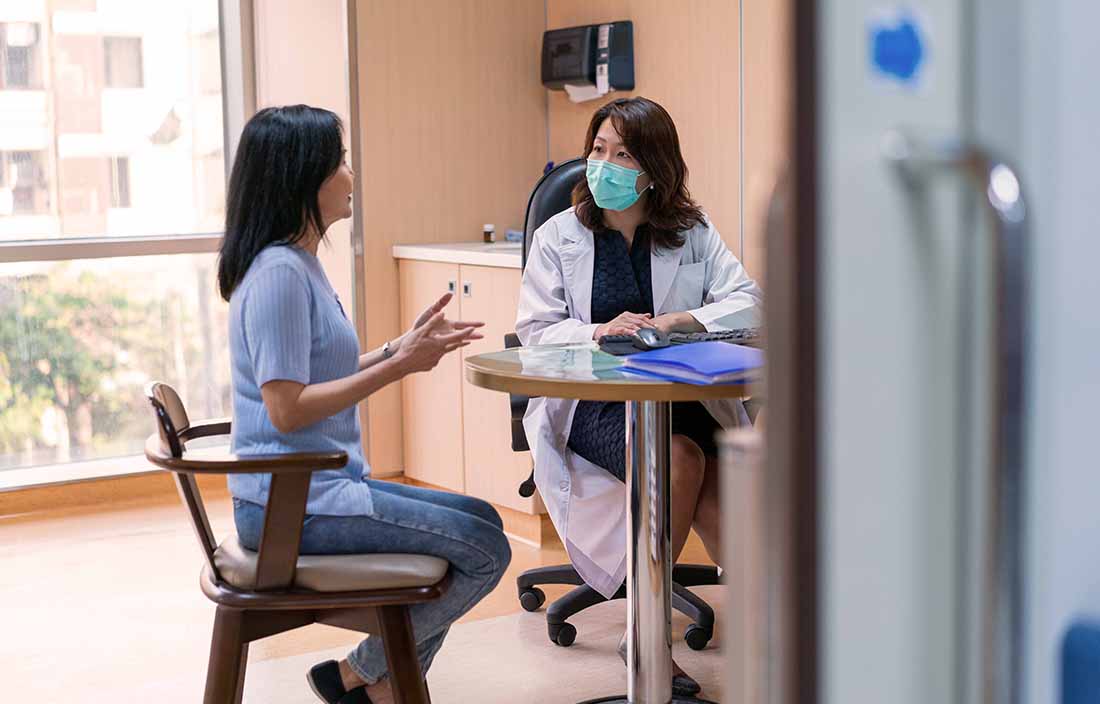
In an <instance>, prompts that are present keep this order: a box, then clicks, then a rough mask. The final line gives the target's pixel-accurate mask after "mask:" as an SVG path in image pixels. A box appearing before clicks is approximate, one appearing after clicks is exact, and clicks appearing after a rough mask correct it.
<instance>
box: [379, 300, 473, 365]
mask: <svg viewBox="0 0 1100 704" xmlns="http://www.w3.org/2000/svg"><path fill="white" fill-rule="evenodd" d="M453 297H454V294H452V293H445V294H443V295H442V296H440V297H439V300H437V301H436V302H435V303H433V304H432V305H430V306H428V307H427V308H426V309H424V312H423V313H421V314H420V315H419V316H417V318H416V321H415V322H414V323H413V326H412V328H411V329H410V330H409V331H408V332H406V333H405V334H404V335H402V336H401V337H399V338H398V339H397V340H396V341H395V346H396V347H397V351H396V353H395V355H394V358H395V359H396V360H398V361H399V362H400V363H401V364H402V365H403V366H405V367H406V368H407V369H408V371H409V373H413V372H426V371H429V370H431V369H433V368H435V366H436V365H437V364H439V360H440V359H442V358H443V355H445V354H447V353H448V352H453V351H454V350H457V349H458V348H460V347H465V346H466V345H468V344H470V342H472V341H473V340H480V339H482V338H483V337H484V335H482V334H481V333H479V332H478V331H477V329H478V328H480V327H482V326H484V325H485V323H482V322H479V321H466V320H448V319H447V317H446V316H445V315H444V313H443V309H444V308H446V307H447V304H448V303H450V302H451V299H452V298H453Z"/></svg>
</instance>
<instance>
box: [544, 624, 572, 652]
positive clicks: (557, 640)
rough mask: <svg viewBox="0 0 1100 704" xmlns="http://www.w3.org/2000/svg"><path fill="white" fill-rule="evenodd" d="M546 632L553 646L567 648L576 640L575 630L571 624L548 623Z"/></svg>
mask: <svg viewBox="0 0 1100 704" xmlns="http://www.w3.org/2000/svg"><path fill="white" fill-rule="evenodd" d="M546 630H547V632H549V634H550V640H551V641H552V642H553V643H554V644H555V645H560V646H561V647H563V648H568V647H569V646H571V645H573V641H575V640H576V639H577V629H576V628H575V627H574V626H573V624H571V623H548V624H547V625H546Z"/></svg>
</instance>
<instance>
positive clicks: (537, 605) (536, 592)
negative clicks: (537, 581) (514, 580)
mask: <svg viewBox="0 0 1100 704" xmlns="http://www.w3.org/2000/svg"><path fill="white" fill-rule="evenodd" d="M545 603H546V592H544V591H542V590H541V589H539V588H538V587H531V588H529V589H524V590H522V591H521V592H520V593H519V605H520V606H522V607H523V610H524V611H529V612H535V611H538V610H539V609H541V608H542V605H543V604H545Z"/></svg>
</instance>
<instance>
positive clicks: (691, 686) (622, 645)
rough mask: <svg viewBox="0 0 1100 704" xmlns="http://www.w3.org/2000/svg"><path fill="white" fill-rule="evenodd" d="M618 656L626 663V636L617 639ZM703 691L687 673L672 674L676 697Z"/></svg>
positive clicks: (673, 692)
mask: <svg viewBox="0 0 1100 704" xmlns="http://www.w3.org/2000/svg"><path fill="white" fill-rule="evenodd" d="M618 651H619V657H620V658H622V660H623V664H624V665H625V664H626V636H623V639H622V640H620V641H619V647H618ZM701 691H703V688H702V687H701V686H699V683H698V682H696V681H695V679H694V678H693V677H692V676H691V675H689V674H687V673H686V672H681V673H679V674H673V675H672V694H673V695H675V696H677V697H694V696H695V695H696V694H698V693H699V692H701Z"/></svg>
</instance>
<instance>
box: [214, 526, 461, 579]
mask: <svg viewBox="0 0 1100 704" xmlns="http://www.w3.org/2000/svg"><path fill="white" fill-rule="evenodd" d="M257 561H258V553H256V552H253V551H252V550H248V549H246V548H245V547H244V546H243V545H241V543H240V541H239V540H237V536H233V537H231V538H227V539H226V540H224V541H222V544H221V545H219V546H218V549H217V550H215V551H214V565H215V566H216V567H217V568H218V573H219V574H220V575H221V577H222V579H224V580H225V581H226V582H228V583H229V584H231V585H233V586H234V587H236V588H238V589H252V588H253V587H254V586H255V584H256V564H257ZM449 566H450V565H449V564H448V563H447V561H446V560H444V559H442V558H439V557H432V556H431V555H406V554H388V553H374V554H357V555H299V556H298V568H297V571H296V573H295V575H294V586H295V587H296V588H298V589H309V590H310V591H315V592H356V591H369V590H373V589H403V588H408V587H427V586H431V585H432V584H435V583H436V582H438V581H439V580H441V579H443V577H444V575H446V574H447V568H448V567H449Z"/></svg>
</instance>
